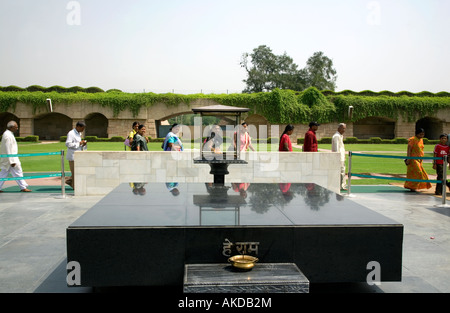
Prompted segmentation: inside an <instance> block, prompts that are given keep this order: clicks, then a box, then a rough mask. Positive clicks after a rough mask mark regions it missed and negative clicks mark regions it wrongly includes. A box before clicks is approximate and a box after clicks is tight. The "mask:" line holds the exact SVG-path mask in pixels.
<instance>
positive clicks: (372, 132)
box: [353, 117, 395, 139]
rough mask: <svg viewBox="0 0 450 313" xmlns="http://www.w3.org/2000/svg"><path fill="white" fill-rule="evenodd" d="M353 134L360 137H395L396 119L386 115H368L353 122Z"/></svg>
mask: <svg viewBox="0 0 450 313" xmlns="http://www.w3.org/2000/svg"><path fill="white" fill-rule="evenodd" d="M353 136H354V137H356V138H358V139H370V138H372V137H379V138H381V139H394V138H395V121H394V120H391V119H388V118H384V117H367V118H364V119H362V120H359V121H356V122H354V123H353Z"/></svg>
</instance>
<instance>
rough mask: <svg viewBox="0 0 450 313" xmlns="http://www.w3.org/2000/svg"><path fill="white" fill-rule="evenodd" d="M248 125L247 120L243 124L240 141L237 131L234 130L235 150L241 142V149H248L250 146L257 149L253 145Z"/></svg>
mask: <svg viewBox="0 0 450 313" xmlns="http://www.w3.org/2000/svg"><path fill="white" fill-rule="evenodd" d="M247 127H248V125H247V123H246V122H244V123H242V124H241V128H240V132H239V137H240V141H237V132H234V142H233V143H234V151H237V144H238V142H239V147H240V149H241V151H247V150H248V149H249V148H250V149H251V150H252V151H255V148H253V146H252V138H251V137H250V134H249V133H248V128H247Z"/></svg>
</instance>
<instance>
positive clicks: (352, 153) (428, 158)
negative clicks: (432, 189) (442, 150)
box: [347, 151, 448, 206]
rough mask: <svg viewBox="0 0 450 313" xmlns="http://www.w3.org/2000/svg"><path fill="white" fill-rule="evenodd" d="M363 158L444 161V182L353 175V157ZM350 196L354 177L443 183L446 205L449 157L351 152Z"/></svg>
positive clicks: (443, 201) (444, 203)
mask: <svg viewBox="0 0 450 313" xmlns="http://www.w3.org/2000/svg"><path fill="white" fill-rule="evenodd" d="M354 155H355V156H362V157H373V158H389V159H403V160H408V159H409V160H443V161H444V164H445V165H446V166H444V169H443V175H442V176H443V179H442V180H425V179H412V178H400V177H385V176H375V175H364V174H355V173H352V156H354ZM348 157H349V158H348V188H347V189H348V195H349V196H350V195H351V180H352V176H355V177H362V178H374V179H388V180H400V181H412V182H425V183H441V184H442V205H444V206H445V205H446V200H447V199H446V198H447V193H446V191H447V185H446V182H447V166H448V163H447V160H448V156H444V157H406V156H396V155H392V156H391V155H379V154H366V153H355V152H352V151H349V153H348Z"/></svg>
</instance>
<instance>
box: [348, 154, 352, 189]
mask: <svg viewBox="0 0 450 313" xmlns="http://www.w3.org/2000/svg"><path fill="white" fill-rule="evenodd" d="M347 189H348V190H347V194H348V196H350V194H351V189H352V152H351V151H349V152H348V184H347Z"/></svg>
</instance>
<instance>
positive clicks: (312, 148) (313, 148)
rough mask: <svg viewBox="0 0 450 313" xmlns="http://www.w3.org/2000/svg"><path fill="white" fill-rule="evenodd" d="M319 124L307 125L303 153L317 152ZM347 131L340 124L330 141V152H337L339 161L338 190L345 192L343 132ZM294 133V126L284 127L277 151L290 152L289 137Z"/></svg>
mask: <svg viewBox="0 0 450 313" xmlns="http://www.w3.org/2000/svg"><path fill="white" fill-rule="evenodd" d="M319 126H320V124H319V123H317V122H311V123H309V129H308V131H307V132H306V133H305V139H304V141H303V147H302V150H303V151H304V152H318V151H319V146H318V141H317V137H316V132H317V130H318V129H319ZM346 129H347V125H346V124H344V123H340V124H339V125H338V129H337V131H336V133H335V134H334V135H333V137H332V139H331V151H332V152H339V161H340V188H341V190H347V184H346V182H345V146H344V132H345V130H346ZM293 132H294V126H293V125H291V124H288V125H286V127H285V129H284V131H283V133H282V134H281V137H280V144H279V149H278V150H279V151H280V152H282V151H290V152H292V151H293V150H292V142H291V139H290V137H289V136H290V135H292V133H293Z"/></svg>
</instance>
